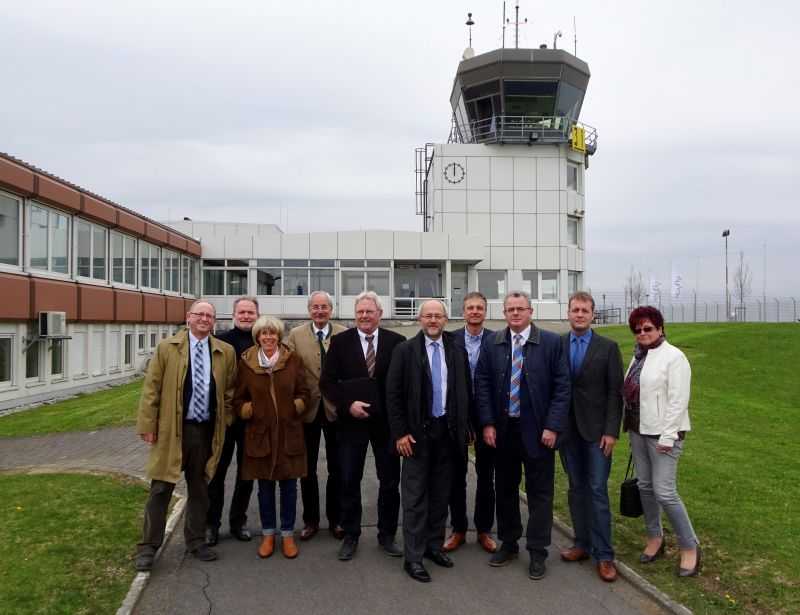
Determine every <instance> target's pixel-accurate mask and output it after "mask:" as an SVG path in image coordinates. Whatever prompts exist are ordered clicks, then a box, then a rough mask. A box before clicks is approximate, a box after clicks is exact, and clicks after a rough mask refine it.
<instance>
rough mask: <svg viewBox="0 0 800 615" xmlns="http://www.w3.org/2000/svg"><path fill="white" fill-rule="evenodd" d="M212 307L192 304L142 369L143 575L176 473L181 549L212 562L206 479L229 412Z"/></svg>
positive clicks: (224, 350) (231, 377)
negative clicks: (182, 517)
mask: <svg viewBox="0 0 800 615" xmlns="http://www.w3.org/2000/svg"><path fill="white" fill-rule="evenodd" d="M215 318H216V313H215V310H214V306H212V305H211V304H210V303H207V302H205V301H195V302H194V303H193V304H192V307H191V308H189V312H188V313H187V314H186V324H187V328H186V330H183V331H180V332H179V333H177V334H175V335H174V336H172V337H170V338H167V339H165V340H162V341H161V342H160V343H159V345H158V347H157V348H156V351H155V354H154V355H153V358H152V359H151V360H150V364H149V365H148V368H147V375H146V376H145V380H144V387H143V389H142V398H141V401H140V402H139V416H138V419H137V423H136V431H137V433H138V434H139V435H140V437H141V438H142V440H144V441H145V442H147V443H148V444H150V445H151V449H150V458H149V460H148V462H147V476H148V478H150V479H151V483H150V495H149V497H148V499H147V504H146V505H145V511H144V528H143V530H142V541H141V542H140V543H139V544H138V545H137V554H136V569H137V570H143V571H146V570H150V569H151V568H152V567H153V559H154V557H155V554H156V551H157V550H158V548H159V547H160V546H161V543H162V542H163V541H164V531H165V528H166V522H167V508H168V506H169V502H170V499H171V498H172V491H173V490H174V488H175V483H176V482H178V479H180V475H181V470H183V473H184V476H185V478H186V490H187V493H188V496H189V497H188V499H187V502H186V521H185V524H184V540H185V542H186V549H187V551H188V552H189V553H191V554H192V555H193V556H194V557H196V558H197V559H199V560H202V561H211V560H215V559H217V555H216V553H215V552H214V551H212V550H211V549H209V548H208V546H207V545H206V543H205V525H206V512H207V511H208V481H210V480H211V477H212V476H214V472H215V470H216V467H217V461H218V460H219V456H220V453H221V451H222V443H223V440H224V438H225V427H226V425H227V422H228V421H229V419H230V417H231V416H232V415H231V403H232V401H233V392H234V386H235V380H236V357H235V355H234V351H233V348H232V347H231V346H230V345H229V344H226V343H225V342H222V341H219V340H217V339H215V338H214V337H212V336H211V335H210V334H211V331H212V330H213V329H214V321H215Z"/></svg>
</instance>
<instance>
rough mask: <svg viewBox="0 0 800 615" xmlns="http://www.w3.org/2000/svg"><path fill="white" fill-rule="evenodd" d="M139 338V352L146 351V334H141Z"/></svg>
mask: <svg viewBox="0 0 800 615" xmlns="http://www.w3.org/2000/svg"><path fill="white" fill-rule="evenodd" d="M138 337H139V340H138V344H137V345H138V346H139V350H144V342H145V335H144V333H140V334H139V336H138Z"/></svg>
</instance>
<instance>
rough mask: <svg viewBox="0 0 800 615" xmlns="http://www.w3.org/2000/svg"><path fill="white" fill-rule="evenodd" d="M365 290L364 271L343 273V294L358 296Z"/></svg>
mask: <svg viewBox="0 0 800 615" xmlns="http://www.w3.org/2000/svg"><path fill="white" fill-rule="evenodd" d="M363 290H364V272H363V271H342V294H343V295H357V294H359V293H360V292H362V291H363Z"/></svg>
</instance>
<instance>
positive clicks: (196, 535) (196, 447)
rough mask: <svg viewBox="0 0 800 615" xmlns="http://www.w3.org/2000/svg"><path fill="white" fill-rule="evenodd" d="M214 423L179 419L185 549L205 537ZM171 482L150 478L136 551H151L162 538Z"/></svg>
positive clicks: (173, 484)
mask: <svg viewBox="0 0 800 615" xmlns="http://www.w3.org/2000/svg"><path fill="white" fill-rule="evenodd" d="M213 435H214V424H213V423H212V422H210V421H208V422H205V423H190V422H187V421H184V422H183V434H182V437H181V455H182V458H183V465H182V468H181V469H182V470H183V475H184V477H185V478H186V490H187V493H188V498H187V499H186V515H185V517H184V526H183V538H184V542H185V543H186V549H187V550H189V551H192V550H194V549H196V548H197V547H199V546H200V545H202V544H203V543H204V542H205V540H206V538H205V536H206V513H207V512H208V484H207V483H206V476H205V473H206V463H208V458H209V457H211V438H212V436H213ZM174 489H175V483H168V482H166V481H163V480H153V481H151V482H150V495H149V496H148V498H147V504H145V508H144V527H143V528H142V541H141V542H140V543H139V544H138V545H137V552H139V553H146V552H150V553H155V552H156V551H157V550H158V548H159V547H160V546H161V544H162V543H163V542H164V532H165V530H166V527H167V510H168V508H169V502H170V499H171V498H172V492H173V490H174Z"/></svg>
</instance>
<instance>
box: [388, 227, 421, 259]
mask: <svg viewBox="0 0 800 615" xmlns="http://www.w3.org/2000/svg"><path fill="white" fill-rule="evenodd" d="M421 235H422V233H412V232H409V231H395V232H394V257H395V259H397V260H415V259H419V258H422V237H421Z"/></svg>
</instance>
